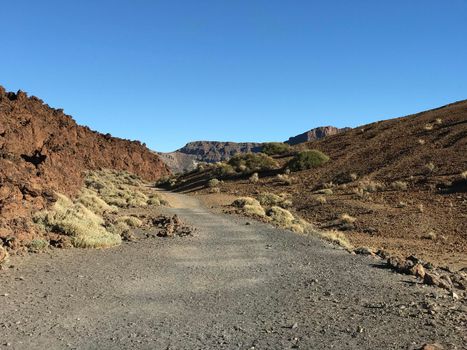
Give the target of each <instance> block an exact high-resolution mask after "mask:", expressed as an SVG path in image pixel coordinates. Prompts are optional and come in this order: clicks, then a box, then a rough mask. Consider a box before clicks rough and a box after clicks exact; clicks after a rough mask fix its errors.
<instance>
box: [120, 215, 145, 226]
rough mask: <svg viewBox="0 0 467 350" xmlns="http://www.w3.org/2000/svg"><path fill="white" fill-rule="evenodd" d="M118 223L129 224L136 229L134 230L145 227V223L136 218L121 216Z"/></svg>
mask: <svg viewBox="0 0 467 350" xmlns="http://www.w3.org/2000/svg"><path fill="white" fill-rule="evenodd" d="M116 221H117V223H118V222H123V223H125V224H127V225H128V226H129V227H134V228H137V227H140V226H142V225H143V222H142V221H141V220H140V219H138V218H137V217H134V216H120V217H119V218H117V220H116Z"/></svg>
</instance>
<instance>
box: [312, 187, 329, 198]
mask: <svg viewBox="0 0 467 350" xmlns="http://www.w3.org/2000/svg"><path fill="white" fill-rule="evenodd" d="M315 193H317V194H325V195H327V196H330V195H332V194H333V192H332V189H330V188H323V189H321V190H318V191H315Z"/></svg>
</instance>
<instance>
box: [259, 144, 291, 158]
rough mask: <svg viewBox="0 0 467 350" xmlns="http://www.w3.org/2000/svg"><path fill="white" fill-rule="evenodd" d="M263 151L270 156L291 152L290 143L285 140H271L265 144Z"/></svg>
mask: <svg viewBox="0 0 467 350" xmlns="http://www.w3.org/2000/svg"><path fill="white" fill-rule="evenodd" d="M261 152H263V153H265V154H267V155H268V156H272V155H275V154H277V155H280V154H286V153H288V152H290V145H288V144H286V143H283V142H269V143H266V144H265V145H264V146H263V148H262V149H261Z"/></svg>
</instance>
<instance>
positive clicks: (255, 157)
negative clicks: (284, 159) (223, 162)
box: [229, 153, 278, 172]
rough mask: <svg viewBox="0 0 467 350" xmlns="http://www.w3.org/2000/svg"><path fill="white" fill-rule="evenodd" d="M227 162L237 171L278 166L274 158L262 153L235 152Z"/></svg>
mask: <svg viewBox="0 0 467 350" xmlns="http://www.w3.org/2000/svg"><path fill="white" fill-rule="evenodd" d="M229 164H230V165H231V166H232V167H233V168H234V169H236V170H237V171H242V172H254V171H261V170H272V169H275V168H277V166H278V165H277V163H276V161H275V160H274V159H272V158H271V157H269V156H268V155H267V154H264V153H243V154H236V155H235V156H233V157H232V158H230V160H229Z"/></svg>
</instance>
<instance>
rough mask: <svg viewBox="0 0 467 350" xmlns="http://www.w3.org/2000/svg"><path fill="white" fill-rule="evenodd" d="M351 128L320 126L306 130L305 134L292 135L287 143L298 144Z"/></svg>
mask: <svg viewBox="0 0 467 350" xmlns="http://www.w3.org/2000/svg"><path fill="white" fill-rule="evenodd" d="M347 130H350V128H336V127H334V126H320V127H318V128H314V129H311V130H308V131H306V132H304V133H303V134H300V135H297V136H293V137H290V138H289V139H288V140H287V141H285V143H288V144H289V145H297V144H299V143H303V142H308V141H315V140H320V139H322V138H324V137H326V136H331V135H336V134H338V133H341V132H343V131H347Z"/></svg>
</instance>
